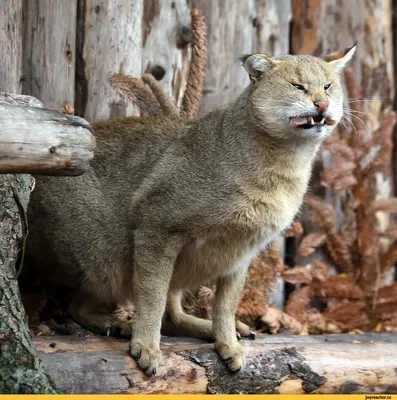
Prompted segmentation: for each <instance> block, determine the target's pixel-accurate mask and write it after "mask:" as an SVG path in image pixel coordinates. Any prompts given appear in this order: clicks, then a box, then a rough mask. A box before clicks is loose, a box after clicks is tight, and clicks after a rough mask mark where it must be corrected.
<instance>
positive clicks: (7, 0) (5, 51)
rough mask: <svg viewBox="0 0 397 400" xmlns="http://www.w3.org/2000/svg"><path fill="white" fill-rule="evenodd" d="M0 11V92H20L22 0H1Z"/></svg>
mask: <svg viewBox="0 0 397 400" xmlns="http://www.w3.org/2000/svg"><path fill="white" fill-rule="evenodd" d="M1 9H2V11H1V13H0V60H1V68H0V92H2V91H9V92H12V93H20V92H21V79H22V0H3V1H2V5H1Z"/></svg>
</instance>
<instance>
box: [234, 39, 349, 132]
mask: <svg viewBox="0 0 397 400" xmlns="http://www.w3.org/2000/svg"><path fill="white" fill-rule="evenodd" d="M355 51H356V43H355V44H354V46H353V47H351V48H348V49H346V50H343V51H338V52H335V53H332V54H329V55H328V56H325V57H323V58H319V57H314V56H310V55H296V56H292V55H288V56H283V57H277V58H273V57H269V56H267V55H265V54H251V55H248V56H244V57H242V58H241V60H242V63H243V66H244V68H245V69H246V71H247V72H248V74H249V76H250V79H251V86H252V89H251V90H252V91H251V97H250V100H251V104H252V110H253V116H254V118H255V122H256V123H257V124H258V125H259V126H260V127H261V128H263V129H264V131H266V132H267V133H268V134H270V135H272V136H278V137H281V136H282V137H288V136H291V135H293V137H296V136H298V137H306V138H313V139H319V140H321V139H323V138H325V137H326V136H327V135H329V134H330V133H331V131H332V130H333V129H334V128H335V126H336V124H337V123H338V122H339V121H340V120H341V118H342V116H343V89H342V84H341V72H342V70H343V68H344V67H345V66H346V64H347V63H348V62H349V60H350V59H351V58H352V56H353V54H354V52H355Z"/></svg>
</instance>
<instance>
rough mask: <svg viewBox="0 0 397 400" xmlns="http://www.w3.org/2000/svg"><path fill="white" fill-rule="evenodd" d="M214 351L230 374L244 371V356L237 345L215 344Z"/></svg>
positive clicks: (241, 349)
mask: <svg viewBox="0 0 397 400" xmlns="http://www.w3.org/2000/svg"><path fill="white" fill-rule="evenodd" d="M215 349H216V351H217V352H218V354H219V356H220V357H221V359H222V360H223V361H224V362H225V364H226V365H227V367H228V368H229V370H230V371H231V372H241V371H243V370H244V368H245V355H244V350H243V348H242V347H241V345H240V344H239V343H237V342H236V343H224V342H216V343H215Z"/></svg>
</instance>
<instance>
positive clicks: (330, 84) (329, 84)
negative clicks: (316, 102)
mask: <svg viewBox="0 0 397 400" xmlns="http://www.w3.org/2000/svg"><path fill="white" fill-rule="evenodd" d="M331 86H332V83H327V84H326V85H324V90H328V89H329V88H330V87H331Z"/></svg>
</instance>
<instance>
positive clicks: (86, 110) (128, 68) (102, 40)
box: [76, 0, 143, 122]
mask: <svg viewBox="0 0 397 400" xmlns="http://www.w3.org/2000/svg"><path fill="white" fill-rule="evenodd" d="M78 6H79V18H78V26H79V30H78V36H77V43H78V46H77V54H78V59H77V71H76V74H77V81H78V96H79V98H78V99H77V100H78V102H77V103H76V113H77V114H78V115H80V116H82V117H84V118H85V119H87V120H88V121H91V122H92V121H98V120H105V119H108V118H109V117H112V116H123V115H132V114H133V112H134V113H135V114H136V110H135V111H134V109H133V106H132V105H131V104H128V103H127V102H125V101H123V100H121V99H120V98H119V97H118V96H117V94H116V93H115V91H114V90H113V89H112V88H111V87H110V85H109V83H108V78H109V77H110V76H111V75H112V74H114V73H123V74H126V75H132V76H138V77H139V76H140V75H141V70H142V68H141V47H142V44H141V43H142V25H141V20H142V11H143V2H142V1H129V0H96V1H93V0H84V1H83V0H81V1H79V5H78Z"/></svg>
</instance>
